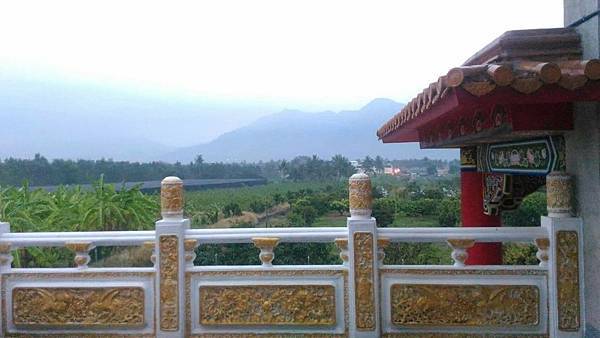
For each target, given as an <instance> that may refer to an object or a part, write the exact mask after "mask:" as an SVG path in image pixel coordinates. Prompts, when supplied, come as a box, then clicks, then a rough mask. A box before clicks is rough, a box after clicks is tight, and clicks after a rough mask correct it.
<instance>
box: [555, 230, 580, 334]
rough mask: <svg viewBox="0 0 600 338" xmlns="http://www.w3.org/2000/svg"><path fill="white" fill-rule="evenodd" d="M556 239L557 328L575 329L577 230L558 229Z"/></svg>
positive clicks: (577, 279)
mask: <svg viewBox="0 0 600 338" xmlns="http://www.w3.org/2000/svg"><path fill="white" fill-rule="evenodd" d="M556 241H557V243H556V249H557V250H556V270H557V273H556V279H557V280H556V285H557V289H558V294H557V298H558V328H559V329H560V330H562V331H577V330H579V327H580V318H579V316H580V308H579V307H580V304H579V243H578V236H577V232H575V231H558V232H557V234H556Z"/></svg>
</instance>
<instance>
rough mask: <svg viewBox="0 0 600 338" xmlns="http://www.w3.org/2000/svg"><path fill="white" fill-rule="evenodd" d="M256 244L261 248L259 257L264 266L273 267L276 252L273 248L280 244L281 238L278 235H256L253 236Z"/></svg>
mask: <svg viewBox="0 0 600 338" xmlns="http://www.w3.org/2000/svg"><path fill="white" fill-rule="evenodd" d="M252 242H253V243H254V246H256V247H257V248H259V249H260V254H259V255H258V257H259V258H260V261H261V262H262V266H264V267H272V266H273V259H274V258H275V253H273V250H274V249H275V247H276V246H277V244H279V238H277V237H254V238H252Z"/></svg>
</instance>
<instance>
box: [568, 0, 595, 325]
mask: <svg viewBox="0 0 600 338" xmlns="http://www.w3.org/2000/svg"><path fill="white" fill-rule="evenodd" d="M599 8H600V6H599V1H598V0H565V1H564V15H565V16H564V19H565V22H564V23H565V26H567V25H569V24H571V23H573V22H575V21H577V20H578V19H580V18H582V17H584V16H586V15H588V14H590V13H593V12H594V11H596V10H598V9H599ZM576 29H577V32H578V33H579V34H580V35H581V38H582V46H583V58H584V59H591V58H599V57H600V46H599V45H600V20H599V18H598V16H595V17H593V18H591V19H590V20H588V21H586V22H584V23H582V24H580V25H579V26H578V27H577V28H576ZM573 108H574V109H573V110H574V119H575V121H574V130H573V131H572V132H568V133H566V135H565V141H566V146H567V149H566V155H567V172H569V173H570V174H573V175H574V176H575V199H576V201H577V204H576V206H575V207H576V211H575V212H576V214H577V216H578V217H580V218H581V219H582V221H583V234H584V236H583V239H584V243H583V252H584V257H585V259H584V266H585V269H584V271H585V274H584V284H585V291H584V292H585V295H584V299H585V304H584V305H585V313H586V315H585V319H586V328H585V329H586V333H585V335H586V337H600V316H599V315H598V313H600V269H598V267H597V264H598V263H597V260H598V259H597V258H598V257H600V208H598V201H600V104H599V103H596V102H593V103H590V102H579V103H576V104H575V105H574V107H573Z"/></svg>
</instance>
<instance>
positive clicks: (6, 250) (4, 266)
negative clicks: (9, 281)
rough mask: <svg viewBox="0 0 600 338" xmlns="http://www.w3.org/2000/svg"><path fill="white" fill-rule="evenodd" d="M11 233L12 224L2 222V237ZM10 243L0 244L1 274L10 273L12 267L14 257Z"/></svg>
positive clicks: (0, 224)
mask: <svg viewBox="0 0 600 338" xmlns="http://www.w3.org/2000/svg"><path fill="white" fill-rule="evenodd" d="M8 233H10V223H7V222H0V235H1V234H8ZM11 246H12V245H11V243H10V242H1V243H0V273H4V272H9V271H10V269H11V267H12V261H13V256H12V253H11V252H10V250H11V249H12V248H11Z"/></svg>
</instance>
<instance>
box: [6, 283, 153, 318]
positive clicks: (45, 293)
mask: <svg viewBox="0 0 600 338" xmlns="http://www.w3.org/2000/svg"><path fill="white" fill-rule="evenodd" d="M12 311H13V322H14V324H15V325H16V326H31V325H35V326H37V327H39V326H42V327H43V326H48V327H57V326H58V327H89V326H91V327H97V326H104V327H115V326H119V327H139V326H143V325H144V324H145V319H144V290H143V289H142V288H138V287H111V288H90V287H86V288H15V289H13V290H12Z"/></svg>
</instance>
